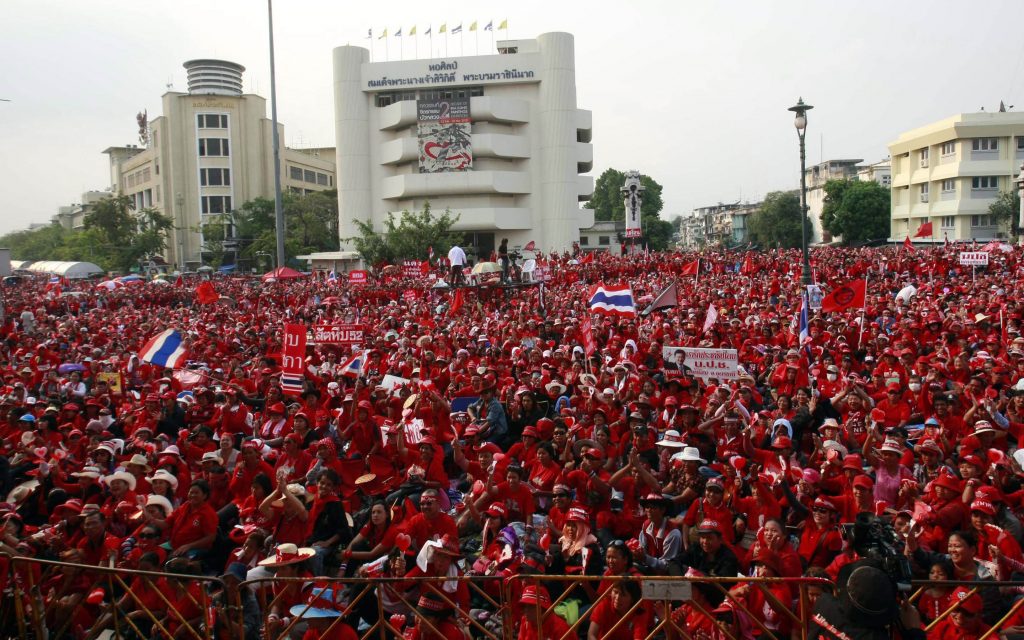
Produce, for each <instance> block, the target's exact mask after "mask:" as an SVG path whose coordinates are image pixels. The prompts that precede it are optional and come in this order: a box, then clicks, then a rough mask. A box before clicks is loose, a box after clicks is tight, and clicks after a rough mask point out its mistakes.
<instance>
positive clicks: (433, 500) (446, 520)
mask: <svg viewBox="0 0 1024 640" xmlns="http://www.w3.org/2000/svg"><path fill="white" fill-rule="evenodd" d="M440 499H441V495H440V494H439V493H438V491H437V489H426V490H425V491H424V492H423V493H422V494H421V495H420V512H419V513H417V514H415V515H414V516H412V517H411V518H409V519H408V520H407V521H406V522H405V523H404V525H403V528H404V530H405V533H407V534H409V536H410V537H412V545H411V548H415V549H418V548H420V547H422V546H423V544H424V543H425V542H427V541H428V540H440V539H441V538H442V537H444V536H445V535H450V536H451V537H452V538H453V539H458V537H459V532H458V529H457V527H456V526H455V520H453V519H452V517H451V516H450V515H448V514H447V513H442V512H441V502H440Z"/></svg>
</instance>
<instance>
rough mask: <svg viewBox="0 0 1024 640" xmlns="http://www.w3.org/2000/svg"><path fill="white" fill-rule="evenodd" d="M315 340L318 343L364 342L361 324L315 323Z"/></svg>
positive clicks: (349, 343)
mask: <svg viewBox="0 0 1024 640" xmlns="http://www.w3.org/2000/svg"><path fill="white" fill-rule="evenodd" d="M313 342H315V343H317V344H339V345H354V344H362V343H363V325H361V324H317V325H313Z"/></svg>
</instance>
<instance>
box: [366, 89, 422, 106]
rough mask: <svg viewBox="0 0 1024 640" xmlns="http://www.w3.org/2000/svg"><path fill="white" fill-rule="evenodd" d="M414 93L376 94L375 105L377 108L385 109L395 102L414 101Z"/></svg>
mask: <svg viewBox="0 0 1024 640" xmlns="http://www.w3.org/2000/svg"><path fill="white" fill-rule="evenodd" d="M415 99H416V92H415V91H392V92H389V93H378V94H377V101H376V104H377V106H378V107H386V106H388V105H389V104H394V103H395V102H402V101H403V100H415Z"/></svg>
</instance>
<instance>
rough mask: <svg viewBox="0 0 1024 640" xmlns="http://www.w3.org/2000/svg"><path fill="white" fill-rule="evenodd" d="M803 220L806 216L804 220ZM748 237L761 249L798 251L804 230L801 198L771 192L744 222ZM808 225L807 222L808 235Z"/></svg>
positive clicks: (808, 222) (790, 194)
mask: <svg viewBox="0 0 1024 640" xmlns="http://www.w3.org/2000/svg"><path fill="white" fill-rule="evenodd" d="M805 218H806V216H805ZM747 224H748V226H749V228H750V237H751V239H752V240H753V241H754V242H757V243H758V244H760V245H761V246H763V247H766V248H767V247H783V248H787V249H792V248H795V247H800V246H801V245H802V239H803V228H802V223H801V220H800V198H799V196H797V194H796V192H794V191H773V192H771V193H769V194H768V195H766V196H765V197H764V202H763V203H762V204H761V208H760V209H759V210H758V211H757V213H754V214H752V215H751V216H750V220H749V221H748V222H747ZM810 226H811V222H810V220H809V219H808V220H807V228H808V233H810Z"/></svg>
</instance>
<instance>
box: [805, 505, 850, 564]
mask: <svg viewBox="0 0 1024 640" xmlns="http://www.w3.org/2000/svg"><path fill="white" fill-rule="evenodd" d="M837 514H838V510H837V509H836V507H835V505H834V504H832V501H831V500H829V499H828V498H825V497H824V496H818V498H817V499H816V500H815V501H814V504H813V506H812V507H811V519H810V520H808V521H806V523H805V524H804V531H803V534H802V535H801V536H800V548H799V550H798V553H799V554H800V557H801V558H803V560H804V563H805V564H806V565H807V566H808V567H822V568H824V567H827V566H828V565H829V564H830V563H831V562H832V559H833V558H835V557H836V555H838V553H839V552H840V551H842V549H843V537H842V535H841V534H840V533H839V529H837V528H836V525H835V519H836V516H837Z"/></svg>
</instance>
